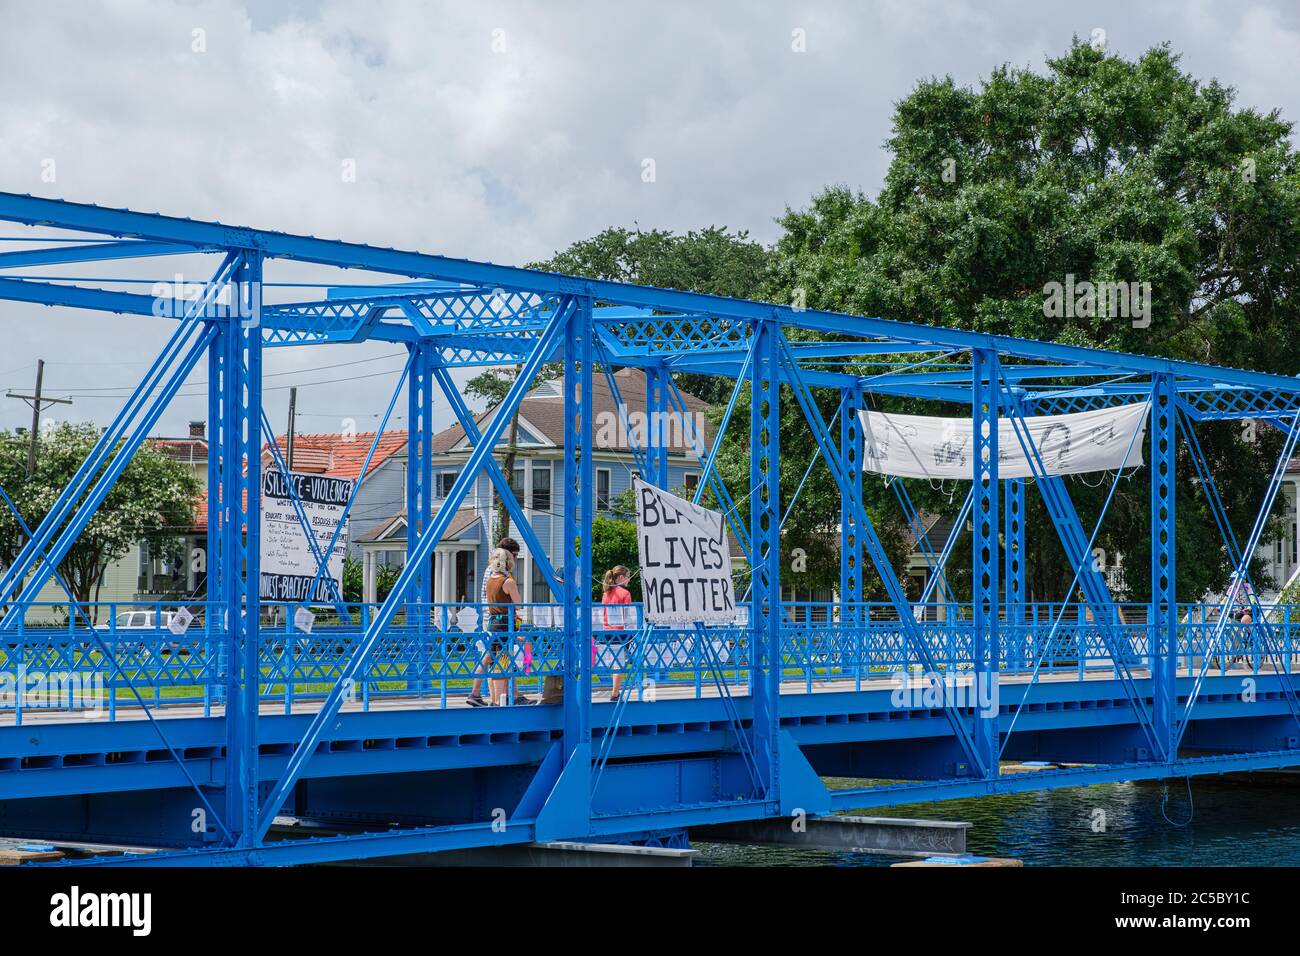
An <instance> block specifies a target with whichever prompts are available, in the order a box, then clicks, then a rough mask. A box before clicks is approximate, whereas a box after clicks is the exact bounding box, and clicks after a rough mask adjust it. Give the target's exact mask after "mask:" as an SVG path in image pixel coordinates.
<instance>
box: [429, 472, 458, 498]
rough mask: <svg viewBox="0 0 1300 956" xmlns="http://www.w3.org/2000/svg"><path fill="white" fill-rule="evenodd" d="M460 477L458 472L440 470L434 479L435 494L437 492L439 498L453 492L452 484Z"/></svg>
mask: <svg viewBox="0 0 1300 956" xmlns="http://www.w3.org/2000/svg"><path fill="white" fill-rule="evenodd" d="M458 477H460V476H459V473H458V472H454V471H440V472H438V477H437V479H436V480H435V481H434V494H436V495H437V497H438V498H446V497H447V495H449V494H450V493H451V486H452V485H454V484H455V483H456V479H457V478H458Z"/></svg>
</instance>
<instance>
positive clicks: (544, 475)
mask: <svg viewBox="0 0 1300 956" xmlns="http://www.w3.org/2000/svg"><path fill="white" fill-rule="evenodd" d="M533 510H534V511H550V510H551V468H550V466H549V465H541V466H539V465H538V464H537V463H536V462H533Z"/></svg>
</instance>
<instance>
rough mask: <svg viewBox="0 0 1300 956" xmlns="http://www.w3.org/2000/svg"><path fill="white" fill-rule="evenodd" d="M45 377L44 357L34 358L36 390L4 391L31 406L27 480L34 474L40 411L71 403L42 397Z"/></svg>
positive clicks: (61, 399)
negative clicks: (28, 391)
mask: <svg viewBox="0 0 1300 956" xmlns="http://www.w3.org/2000/svg"><path fill="white" fill-rule="evenodd" d="M44 378H45V359H37V360H36V390H35V392H34V393H33V394H31V395H19V394H18V393H17V392H6V393H5V394H6V397H7V398H21V399H22V400H23V401H24V402H26V403H27V404H28V405H30V406H32V435H31V440H30V441H29V442H28V445H27V480H28V481H31V478H32V475H34V474H36V443H37V441H38V440H39V439H40V434H41V412H42V411H43V410H44V409H45V407H46V406H49V405H71V404H72V399H70V398H42V397H41V382H42V381H43V380H44Z"/></svg>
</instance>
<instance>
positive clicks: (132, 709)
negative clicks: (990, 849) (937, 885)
mask: <svg viewBox="0 0 1300 956" xmlns="http://www.w3.org/2000/svg"><path fill="white" fill-rule="evenodd" d="M1130 672H1131V673H1132V675H1133V677H1134V678H1135V679H1137V680H1149V679H1150V673H1149V672H1148V671H1147V670H1146V669H1145V668H1131V669H1130ZM1273 673H1276V670H1275V668H1273V667H1271V666H1264V667H1261V668H1259V669H1255V668H1252V667H1247V666H1238V667H1230V668H1226V669H1225V668H1214V669H1213V670H1212V671H1211V672H1210V676H1213V677H1240V678H1245V677H1251V676H1255V675H1257V674H1273ZM1179 676H1180V677H1183V678H1185V677H1193V676H1195V675H1194V674H1191V673H1189V671H1188V669H1187V668H1182V669H1180V670H1179ZM1114 679H1115V674H1114V672H1113V671H1111V670H1107V669H1100V668H1095V669H1090V670H1085V671H1083V672H1082V675H1080V673H1079V672H1078V671H1074V670H1071V671H1068V672H1067V671H1048V672H1040V673H1039V674H1038V675H1037V676H1036V677H1035V676H1034V675H1032V674H1030V673H1028V672H1012V673H1006V672H1004V673H1002V674H1000V675H999V684H1000V685H1001V686H1021V685H1025V684H1029V683H1031V682H1032V683H1037V684H1070V683H1079V682H1080V681H1084V682H1093V681H1110V680H1114ZM972 683H973V677H972V674H971V672H970V671H960V672H957V673H956V674H955V675H953V678H952V681H951V686H953V687H955V688H969V687H970V686H971V685H972ZM929 686H930V685H929V683H928V682H927V681H926V680H925V679H924V678H923V677H920V676H917V675H912V676H910V677H909V679H908V681H907V684H906V687H905V688H904V685H903V684H901V683H900V682H899V680H898V677H897V675H886V674H880V675H873V676H871V677H869V678H868V677H864V678H862V680H861V681H858V680H856V679H854V678H852V677H847V678H835V679H832V680H819V679H814V680H813V682H812V689H811V693H813V694H842V693H852V692H855V691H862V692H871V691H875V692H879V691H890V692H893V691H894V690H900V691H901V690H903V689H906V690H914V691H923V690H925V689H926V688H927V687H929ZM727 688H728V691H729V692H730V694H731V696H733V697H738V698H743V697H747V696H748V694H749V689H748V687H747V686H746V685H745V684H743V683H729V684H728V685H727ZM807 693H809V689H808V683H807V681H806V679H805V678H803V677H798V678H795V679H788V680H785V681H783V682H782V684H781V694H782V696H800V695H806V694H807ZM718 696H719V691H718V689H717V687H715V686H714V685H713V684H712V683H711V682H709V683H705V684H704V685H703V686H702V687H701V688H698V690H697V688H695V687H694V686H690V685H685V684H662V685H659V686H657V687H656V688H655V691H654V700H644V699H642V698H640V697H638V696H637V695H636V694H635V692H634V693H633V696H632V700H633V701H636V702H638V703H654V702H655V701H675V700H691V699H696V698H703V699H713V698H717V697H718ZM592 703H593V705H595V706H597V707H599V706H600V705H608V704H609V703H610V701H609V695H608V692H607V691H604V690H603V689H601V688H598V689H597V690H596V692H595V693H594V694H593V695H592ZM514 706H515V707H519V706H536V705H514ZM319 708H320V701H319V700H318V699H311V698H309V699H306V700H297V701H294V702H292V704H291V705H290V707H288V708H286V706H285V704H284V703H283V702H282V701H276V700H267V701H263V702H262V703H261V706H260V712H261V714H263V715H265V716H268V717H270V716H284V715H311V714H314V713H316V711H317V710H319ZM149 709H150V712H151V713H152V714H153V716H154V717H156V718H162V719H181V718H188V719H194V718H205V717H211V718H219V717H221V716H222V715H223V714H224V707H223V705H221V704H220V703H213V704H211V705H208V706H206V707H205V706H204V705H203V704H197V703H188V702H187V703H175V704H169V703H167V702H166V701H165V700H164V701H163V702H162V703H161V704H160V705H151V706H150V708H149ZM474 709H478V710H482V709H484V708H471V707H470V706H469V705H468V704H467V703H466V701H465V696H464V695H463V694H459V693H458V694H448V695H447V696H446V698H445V699H444V698H443V697H441V696H439V695H424V696H418V695H403V696H392V697H379V698H374V699H371V700H369V701H361V700H354V701H350V702H346V703H344V705H343V707H342V710H343V711H344V712H347V713H361V712H384V711H407V710H427V711H441V710H474ZM111 718H112V720H113V721H126V720H145V719H146V714H145V713H144V710H143V709H142V708H141V707H140V706H139V705H138V704H136V703H134V702H130V703H128V702H124V701H119V702H118V704H117V708H116V713H115V714H112V715H111ZM109 720H110V713H109V711H108V709H107V708H102V709H84V708H77V709H68V708H54V707H51V708H28V709H25V710H24V711H23V712H22V725H23V726H28V725H32V724H50V723H82V722H86V723H90V722H107V721H109ZM15 723H16V715H15V713H14V711H12V710H9V711H0V727H12V726H14V725H15Z"/></svg>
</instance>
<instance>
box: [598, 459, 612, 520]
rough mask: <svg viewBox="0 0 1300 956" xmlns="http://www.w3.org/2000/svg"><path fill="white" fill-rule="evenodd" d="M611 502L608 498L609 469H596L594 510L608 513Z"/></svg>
mask: <svg viewBox="0 0 1300 956" xmlns="http://www.w3.org/2000/svg"><path fill="white" fill-rule="evenodd" d="M611 504H612V502H611V501H610V497H609V469H608V468H597V469H596V510H597V511H608V510H609V509H610V505H611Z"/></svg>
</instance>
